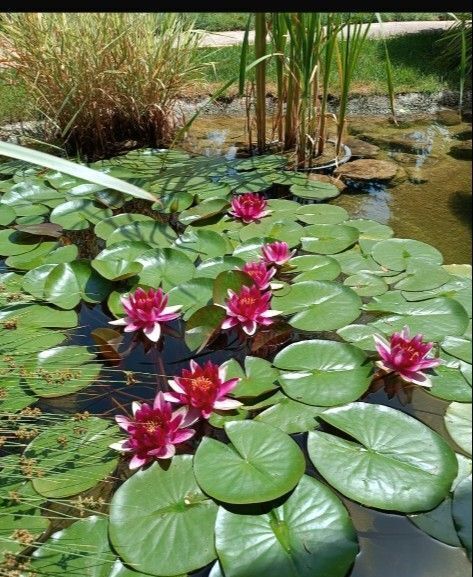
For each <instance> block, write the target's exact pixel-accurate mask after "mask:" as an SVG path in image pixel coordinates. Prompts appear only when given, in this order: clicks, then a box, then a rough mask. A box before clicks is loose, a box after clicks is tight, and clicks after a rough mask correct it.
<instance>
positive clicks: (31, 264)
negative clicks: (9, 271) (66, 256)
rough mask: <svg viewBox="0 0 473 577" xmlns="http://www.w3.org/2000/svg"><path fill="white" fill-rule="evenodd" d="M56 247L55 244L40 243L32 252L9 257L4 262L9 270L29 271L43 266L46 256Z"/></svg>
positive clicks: (56, 244)
mask: <svg viewBox="0 0 473 577" xmlns="http://www.w3.org/2000/svg"><path fill="white" fill-rule="evenodd" d="M58 247H59V245H58V243H57V242H51V241H50V242H42V243H41V244H39V245H38V246H37V247H36V248H34V249H33V250H30V251H28V252H25V253H22V254H17V255H13V256H9V257H8V258H7V260H6V261H5V262H6V264H7V265H8V266H9V267H10V268H15V269H21V270H31V269H34V268H35V267H39V266H41V265H42V264H44V262H45V260H46V258H47V256H49V255H50V254H51V253H52V252H53V251H54V249H56V248H58Z"/></svg>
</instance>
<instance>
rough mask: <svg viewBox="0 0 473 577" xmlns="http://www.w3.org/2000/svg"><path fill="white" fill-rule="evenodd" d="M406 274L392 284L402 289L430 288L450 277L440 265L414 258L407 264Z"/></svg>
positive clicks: (442, 283) (441, 283) (422, 289)
mask: <svg viewBox="0 0 473 577" xmlns="http://www.w3.org/2000/svg"><path fill="white" fill-rule="evenodd" d="M406 273H407V276H406V277H404V278H403V279H402V280H400V281H399V282H397V283H396V284H395V285H394V288H395V289H398V290H399V289H400V290H403V291H414V292H415V291H424V290H432V289H435V288H438V287H440V286H442V285H444V284H445V283H446V282H447V281H448V280H449V279H450V278H451V275H449V274H448V272H446V271H445V270H444V269H443V268H442V267H441V266H438V265H435V264H429V263H425V262H423V261H417V260H414V261H413V262H412V263H409V264H408V265H407V270H406Z"/></svg>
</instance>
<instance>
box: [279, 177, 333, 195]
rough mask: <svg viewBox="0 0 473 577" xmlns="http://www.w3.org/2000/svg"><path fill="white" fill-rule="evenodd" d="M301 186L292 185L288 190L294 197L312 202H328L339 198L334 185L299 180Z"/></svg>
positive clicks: (317, 181) (318, 181)
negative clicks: (330, 199)
mask: <svg viewBox="0 0 473 577" xmlns="http://www.w3.org/2000/svg"><path fill="white" fill-rule="evenodd" d="M300 182H301V184H299V181H298V184H292V185H291V188H290V189H289V190H290V191H291V192H292V194H293V195H294V196H297V197H299V198H309V199H313V200H328V199H329V198H335V197H337V196H339V194H340V191H339V190H338V188H337V187H336V186H335V185H334V184H330V183H329V182H322V181H320V180H311V179H309V178H307V179H305V178H304V179H303V180H302V179H301V180H300Z"/></svg>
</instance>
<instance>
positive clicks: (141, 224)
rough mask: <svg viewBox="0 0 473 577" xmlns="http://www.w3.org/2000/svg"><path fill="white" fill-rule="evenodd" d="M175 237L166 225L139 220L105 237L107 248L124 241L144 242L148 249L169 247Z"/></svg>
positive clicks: (124, 225)
mask: <svg viewBox="0 0 473 577" xmlns="http://www.w3.org/2000/svg"><path fill="white" fill-rule="evenodd" d="M176 237H177V235H176V233H175V232H174V230H173V229H172V228H171V227H170V226H169V225H167V224H162V223H160V222H155V221H148V220H145V221H144V220H141V221H138V222H131V223H129V224H123V225H121V226H119V227H118V228H116V229H115V230H114V231H113V232H112V233H111V235H110V236H108V237H107V247H110V246H112V245H113V244H115V243H117V242H122V241H124V240H128V241H130V240H131V241H137V242H145V243H146V244H149V246H150V247H156V248H164V247H168V246H170V245H171V244H172V243H173V242H174V240H175V239H176Z"/></svg>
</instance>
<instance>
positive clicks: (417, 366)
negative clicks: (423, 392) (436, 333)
mask: <svg viewBox="0 0 473 577" xmlns="http://www.w3.org/2000/svg"><path fill="white" fill-rule="evenodd" d="M374 341H375V344H376V350H377V351H378V353H379V355H380V357H381V359H382V360H381V361H377V363H376V364H377V365H378V366H379V367H381V368H382V369H383V370H385V371H388V372H395V373H397V374H398V375H399V376H400V377H402V378H403V379H404V380H405V381H408V382H411V383H415V384H416V385H423V386H424V387H430V386H431V382H430V379H429V377H428V376H427V375H425V374H424V373H423V372H422V371H423V370H424V369H430V368H433V367H437V366H438V365H439V364H440V359H436V358H432V357H429V358H427V355H428V353H429V352H430V350H431V349H432V347H433V343H424V342H423V336H422V335H420V334H419V335H416V336H415V337H412V338H410V335H409V327H407V326H406V327H404V328H403V329H402V331H401V332H400V333H394V334H393V335H392V336H391V338H390V342H389V343H388V342H387V341H385V340H384V339H383V338H382V337H381V336H378V335H375V336H374Z"/></svg>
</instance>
